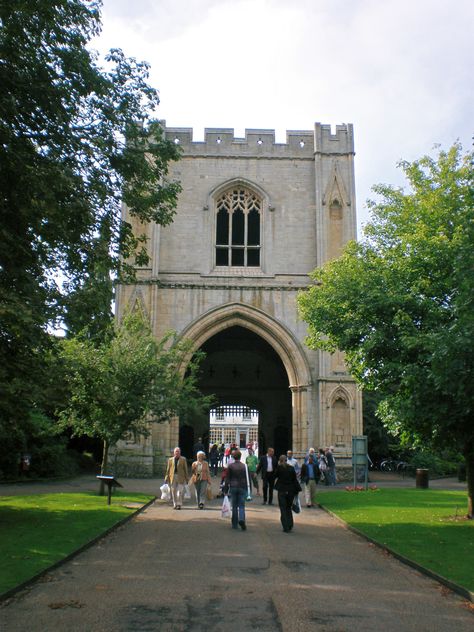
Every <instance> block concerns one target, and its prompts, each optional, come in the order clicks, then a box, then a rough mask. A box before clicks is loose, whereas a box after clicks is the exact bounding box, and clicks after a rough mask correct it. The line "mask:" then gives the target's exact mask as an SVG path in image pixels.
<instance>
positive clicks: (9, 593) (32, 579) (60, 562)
mask: <svg viewBox="0 0 474 632" xmlns="http://www.w3.org/2000/svg"><path fill="white" fill-rule="evenodd" d="M155 500H156V496H155V497H154V498H152V499H151V500H149V501H148V502H147V503H146V504H145V505H143V506H142V507H139V508H138V509H137V510H136V511H133V512H132V513H130V514H128V516H125V518H122V520H119V522H116V523H115V524H114V525H112V526H111V527H109V528H108V529H107V530H106V531H103V532H102V533H100V534H99V535H98V536H97V537H95V538H93V539H92V540H89V542H86V543H85V544H83V545H82V546H80V547H79V548H78V549H76V550H75V551H72V553H69V554H68V555H66V557H63V558H62V559H61V560H58V561H57V562H54V564H51V565H50V566H48V567H47V568H44V569H43V570H42V571H40V572H39V573H36V575H33V577H30V578H29V579H27V580H25V581H24V582H22V583H21V584H18V586H15V587H14V588H10V590H7V591H6V592H4V593H2V594H0V603H3V602H4V601H6V600H7V599H11V598H12V597H14V596H15V594H16V593H18V592H21V591H22V590H25V589H26V588H28V586H31V585H32V584H34V583H35V582H37V581H38V580H39V579H41V577H44V575H47V574H48V573H50V572H51V571H53V570H55V569H56V568H59V567H60V566H62V565H63V564H65V563H66V562H69V560H72V559H73V558H74V557H76V556H77V555H79V554H80V553H82V552H83V551H86V550H87V549H89V548H90V547H91V546H94V544H96V543H97V542H99V541H100V540H102V539H103V538H105V537H106V536H108V535H109V534H110V533H112V532H113V531H115V530H116V529H118V528H119V527H121V526H123V525H124V524H126V523H127V522H128V521H129V520H131V519H132V518H134V517H135V516H137V515H138V514H139V513H141V512H142V511H145V509H147V508H148V507H149V506H150V505H152V504H153V503H154V502H155Z"/></svg>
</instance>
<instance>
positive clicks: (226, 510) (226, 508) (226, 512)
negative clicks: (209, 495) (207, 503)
mask: <svg viewBox="0 0 474 632" xmlns="http://www.w3.org/2000/svg"><path fill="white" fill-rule="evenodd" d="M230 514H231V509H230V501H229V497H228V496H224V500H223V502H222V509H221V517H222V518H229V517H230Z"/></svg>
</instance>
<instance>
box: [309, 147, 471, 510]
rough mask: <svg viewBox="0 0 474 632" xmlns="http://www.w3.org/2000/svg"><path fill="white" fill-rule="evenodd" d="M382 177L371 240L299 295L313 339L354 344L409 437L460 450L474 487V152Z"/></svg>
mask: <svg viewBox="0 0 474 632" xmlns="http://www.w3.org/2000/svg"><path fill="white" fill-rule="evenodd" d="M401 167H402V169H403V171H404V173H405V175H406V177H407V180H408V183H409V187H410V188H409V191H404V190H403V189H397V188H394V187H391V186H385V185H380V186H377V187H375V188H374V191H375V192H376V193H377V194H379V196H380V201H378V202H371V203H370V206H371V211H372V220H371V222H370V223H369V224H368V226H367V227H366V229H365V239H364V240H363V241H362V242H361V243H350V244H348V246H347V247H346V249H345V252H344V254H343V255H342V257H341V258H340V259H338V260H335V261H331V262H329V263H327V264H326V265H325V266H324V267H322V268H320V269H318V270H316V271H315V272H314V273H313V275H312V277H313V279H314V281H315V285H314V286H313V287H311V288H310V289H309V290H308V291H307V292H305V293H304V294H302V295H301V296H300V297H299V307H300V310H301V314H302V316H303V318H304V319H305V320H306V321H307V323H308V324H309V338H308V343H309V345H310V346H311V347H314V348H323V349H327V350H329V351H333V350H335V349H336V348H338V349H341V350H343V351H345V352H346V355H347V361H348V364H349V366H350V369H351V371H352V373H353V374H354V376H355V377H356V378H357V379H358V380H359V382H360V383H361V384H362V385H364V386H365V387H366V388H368V389H376V390H377V391H378V392H379V393H380V394H381V395H382V396H383V402H382V403H381V404H380V406H379V408H378V412H379V414H380V415H381V416H382V418H383V419H384V421H385V423H386V424H387V425H388V427H389V428H390V429H391V430H392V431H394V432H395V433H397V434H398V435H399V436H400V437H401V438H402V439H403V438H404V439H411V440H412V441H414V442H415V444H416V443H418V444H430V445H432V446H434V447H438V448H444V447H449V448H451V449H453V450H459V451H460V452H461V453H462V454H463V455H464V457H465V460H466V468H467V479H468V515H469V516H470V517H472V512H473V506H472V502H473V492H474V203H473V202H474V186H473V185H474V182H473V179H474V178H473V174H474V169H473V153H466V154H464V155H463V152H462V148H461V146H460V145H459V144H455V145H454V146H453V147H452V148H450V149H449V151H441V150H439V151H438V154H437V156H436V158H431V157H428V156H425V157H423V158H421V159H420V160H417V161H415V162H413V163H408V162H403V163H401Z"/></svg>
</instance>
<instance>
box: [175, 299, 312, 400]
mask: <svg viewBox="0 0 474 632" xmlns="http://www.w3.org/2000/svg"><path fill="white" fill-rule="evenodd" d="M234 326H240V327H245V328H247V329H249V330H251V331H253V332H254V333H256V334H257V335H259V336H260V337H261V338H263V339H264V340H265V341H266V342H268V344H269V345H270V346H271V347H272V348H273V349H274V350H275V351H276V353H277V354H278V355H279V357H280V359H281V361H282V363H283V365H284V367H285V369H286V372H287V375H288V380H289V384H290V388H292V387H303V386H309V385H310V384H311V370H310V367H309V363H308V360H307V358H306V355H305V353H304V351H303V349H302V347H301V344H300V343H299V341H298V340H297V339H296V338H295V336H294V335H293V334H292V333H291V332H290V331H289V330H288V329H287V328H286V327H285V326H284V325H283V324H282V323H280V322H278V321H277V320H276V319H275V318H273V317H272V316H269V315H268V314H267V313H265V312H263V311H261V310H259V309H257V308H255V307H252V306H250V305H246V304H244V303H228V304H225V305H221V306H219V307H216V308H214V309H211V310H209V311H208V312H206V313H205V314H203V315H202V316H200V317H199V318H197V319H196V320H195V321H193V322H192V323H191V324H190V325H188V326H187V327H186V328H185V329H184V330H183V331H182V332H181V333H180V337H182V338H187V339H190V340H192V341H193V351H196V350H197V349H199V348H200V347H201V346H202V345H203V344H204V343H205V342H206V340H208V339H209V338H211V337H212V336H214V335H215V334H217V333H219V332H220V331H223V330H224V329H227V328H229V327H234Z"/></svg>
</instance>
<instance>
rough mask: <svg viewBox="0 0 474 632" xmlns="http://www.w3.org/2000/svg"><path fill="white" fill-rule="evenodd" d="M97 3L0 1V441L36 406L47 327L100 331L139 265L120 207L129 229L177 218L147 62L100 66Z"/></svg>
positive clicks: (141, 247) (109, 61)
mask: <svg viewBox="0 0 474 632" xmlns="http://www.w3.org/2000/svg"><path fill="white" fill-rule="evenodd" d="M100 7H101V2H100V1H93V0H3V1H2V2H1V3H0V85H1V87H2V88H1V90H0V164H1V169H0V213H1V217H2V223H1V228H0V231H1V232H0V235H1V236H0V384H1V389H2V393H1V397H0V435H1V434H2V431H4V432H6V433H7V434H10V433H12V432H15V428H16V427H17V426H18V424H21V423H22V422H23V421H24V419H25V418H26V416H27V415H28V411H29V410H30V409H31V407H32V406H34V405H35V404H36V403H37V402H38V401H39V400H40V399H41V384H42V378H43V376H44V360H43V357H44V354H43V350H44V348H45V347H46V346H48V344H49V340H50V336H49V335H48V327H50V326H51V325H52V324H53V323H54V322H56V321H57V320H58V319H61V321H62V322H63V323H64V322H65V323H66V325H67V326H68V328H69V330H70V331H71V332H72V333H76V332H77V331H79V330H81V329H82V328H83V327H84V325H86V324H87V325H88V326H89V328H90V330H92V332H93V333H101V332H103V331H104V325H105V324H107V323H108V322H109V321H110V317H111V299H112V279H111V276H112V275H114V274H115V275H121V274H124V273H131V270H132V268H131V265H130V264H135V263H138V264H143V263H145V262H146V261H147V254H146V243H145V238H144V236H143V235H135V236H134V235H133V232H132V227H131V226H130V224H129V223H126V222H124V221H123V220H122V219H121V212H120V211H121V204H122V201H123V202H124V203H125V204H127V206H128V207H129V209H130V213H131V215H132V217H136V218H137V220H138V223H139V222H143V223H145V224H146V223H147V222H151V221H153V222H157V223H158V224H162V225H166V224H168V223H169V222H171V221H172V218H173V214H174V209H175V205H176V197H177V193H178V192H179V184H178V183H175V182H169V181H167V179H166V175H167V165H168V163H169V161H170V160H176V159H177V158H178V150H177V148H176V146H175V145H174V144H173V143H172V142H169V141H167V140H166V139H165V138H164V134H163V130H162V127H161V125H160V123H159V121H158V120H155V119H154V118H153V117H154V116H155V110H156V107H157V106H158V103H159V98H158V93H157V91H156V90H155V89H154V88H152V87H151V86H150V85H149V84H148V72H149V68H148V65H147V64H146V63H144V62H139V61H136V60H135V59H130V58H127V57H126V56H125V55H124V54H123V52H122V51H121V50H112V51H110V53H109V55H108V57H107V58H106V61H105V66H104V67H101V65H100V63H99V58H98V55H97V54H96V53H95V52H94V51H92V50H91V49H90V48H89V47H88V45H89V44H90V42H91V39H92V38H93V37H95V36H96V35H98V33H99V32H100V27H101V23H100Z"/></svg>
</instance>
